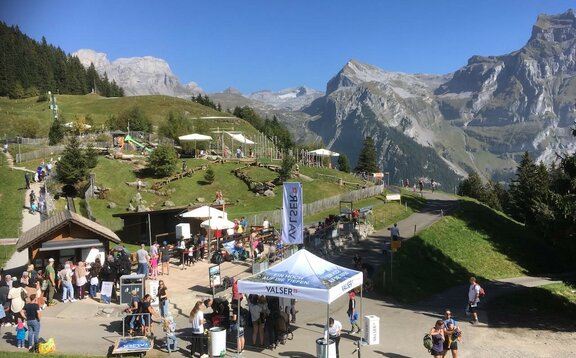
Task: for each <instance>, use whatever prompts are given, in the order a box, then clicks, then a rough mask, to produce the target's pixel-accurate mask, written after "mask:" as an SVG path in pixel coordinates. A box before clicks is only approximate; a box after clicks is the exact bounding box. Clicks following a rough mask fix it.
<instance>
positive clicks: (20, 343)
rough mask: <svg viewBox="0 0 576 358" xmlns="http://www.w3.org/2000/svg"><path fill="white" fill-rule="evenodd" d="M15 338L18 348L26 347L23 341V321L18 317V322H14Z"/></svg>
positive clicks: (24, 330)
mask: <svg viewBox="0 0 576 358" xmlns="http://www.w3.org/2000/svg"><path fill="white" fill-rule="evenodd" d="M16 339H17V340H18V348H26V346H25V345H24V341H25V340H26V328H25V327H24V322H22V318H20V317H19V318H18V323H17V324H16Z"/></svg>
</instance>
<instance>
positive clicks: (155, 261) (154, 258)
mask: <svg viewBox="0 0 576 358" xmlns="http://www.w3.org/2000/svg"><path fill="white" fill-rule="evenodd" d="M150 267H152V273H151V275H150V278H152V279H153V280H156V278H157V277H158V254H154V256H152V259H151V260H150Z"/></svg>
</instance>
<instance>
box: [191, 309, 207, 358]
mask: <svg viewBox="0 0 576 358" xmlns="http://www.w3.org/2000/svg"><path fill="white" fill-rule="evenodd" d="M189 317H190V318H189V320H190V323H192V349H191V351H190V353H191V354H192V356H193V357H194V355H195V354H196V352H199V353H200V356H203V355H204V354H206V349H205V347H204V323H206V320H205V319H204V312H202V301H198V302H196V304H195V305H194V308H192V311H190V315H189Z"/></svg>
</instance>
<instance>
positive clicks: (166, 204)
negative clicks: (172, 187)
mask: <svg viewBox="0 0 576 358" xmlns="http://www.w3.org/2000/svg"><path fill="white" fill-rule="evenodd" d="M162 206H168V207H172V206H176V204H174V202H173V201H170V200H166V201H165V202H163V203H162Z"/></svg>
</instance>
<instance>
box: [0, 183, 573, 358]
mask: <svg viewBox="0 0 576 358" xmlns="http://www.w3.org/2000/svg"><path fill="white" fill-rule="evenodd" d="M425 196H426V197H427V198H428V200H429V202H428V204H427V205H426V206H425V208H424V210H423V211H422V213H419V214H414V215H412V216H410V217H409V218H408V219H406V220H403V221H401V222H399V223H398V226H399V227H400V232H401V235H402V236H403V237H405V238H407V237H411V236H412V235H413V234H414V225H416V232H419V231H420V230H423V229H424V228H425V227H427V226H429V225H431V224H432V223H433V222H435V221H437V220H440V219H441V218H442V216H441V212H440V210H443V211H444V212H446V211H449V210H450V209H451V208H453V207H454V201H453V199H452V198H450V197H448V196H445V195H444V194H439V193H435V194H430V193H426V194H425ZM388 235H389V232H388V230H386V229H384V230H381V231H379V232H376V233H374V234H373V235H372V236H371V237H370V238H368V239H367V240H365V241H363V242H361V243H360V244H359V245H358V246H357V247H353V248H350V250H347V252H346V253H345V254H343V255H340V256H338V257H333V258H332V260H333V261H335V262H336V263H338V264H342V265H344V266H350V265H351V257H352V256H353V253H354V252H359V253H361V254H362V256H363V258H364V260H365V261H367V262H373V263H376V264H377V263H378V262H379V261H380V257H381V254H380V252H381V247H382V240H385V239H387V237H388ZM209 266H211V264H209V263H207V262H200V263H197V264H196V265H194V266H192V267H188V268H187V269H186V270H179V269H178V268H176V267H172V268H171V270H170V275H168V276H163V277H162V279H163V280H164V281H165V282H166V285H167V287H168V292H169V296H170V299H171V302H172V303H173V307H172V312H173V314H175V317H176V322H177V325H178V336H179V337H180V343H179V345H180V347H182V348H185V347H187V346H189V343H188V342H189V337H190V329H189V326H190V324H189V323H188V317H187V315H188V312H189V311H190V309H191V307H192V306H193V304H194V302H195V301H196V300H198V299H202V298H204V297H207V296H209V294H210V292H209V291H208V290H207V289H206V287H207V286H208V267H209ZM221 268H222V274H223V275H226V276H234V277H237V278H241V277H245V276H248V275H249V274H250V266H249V265H248V264H246V263H223V264H222V266H221ZM505 281H506V282H507V283H506V284H510V285H514V286H521V285H525V286H535V285H540V284H543V283H548V282H550V281H548V280H547V279H545V278H517V279H510V280H502V283H501V284H502V285H505V284H504V282H505ZM498 284H499V283H490V285H491V286H487V290H488V292H489V294H490V297H494V296H495V295H497V291H498V290H497V289H496V288H495V287H496V285H498ZM492 285H494V287H493V286H492ZM502 289H503V290H504V289H505V287H504V286H503V288H502ZM222 294H228V295H229V294H230V292H229V290H228V292H222V293H217V295H222ZM466 294H467V287H466V286H465V285H464V286H460V287H455V288H452V289H450V290H447V291H446V292H443V293H442V294H439V295H437V296H435V297H432V298H431V299H430V300H428V301H426V302H423V303H420V304H417V305H397V304H393V303H391V302H388V301H387V300H386V299H385V298H383V297H380V296H378V295H375V294H374V293H368V294H367V295H366V296H365V297H364V299H363V300H362V311H363V314H364V315H375V316H377V317H379V318H380V344H378V345H372V346H365V347H363V348H362V354H363V356H364V357H390V358H408V357H428V356H429V353H427V352H426V350H425V349H424V348H423V346H422V336H423V335H424V333H427V331H428V330H429V329H430V327H431V326H432V324H433V322H434V320H436V319H438V318H439V316H438V314H441V313H442V310H443V309H444V308H445V307H446V306H447V305H449V306H451V307H453V311H454V312H455V313H456V318H457V319H460V320H461V321H462V320H464V319H465V317H463V311H464V303H465V300H466ZM457 307H462V310H461V311H460V312H459V310H458V309H457ZM122 308H123V306H120V305H116V304H112V305H101V304H99V303H97V302H95V301H92V300H89V299H88V300H82V301H77V302H74V303H60V304H58V305H56V306H54V307H50V308H48V309H47V310H45V311H44V318H43V320H42V331H41V335H42V336H43V337H54V339H55V341H56V344H57V346H58V351H59V352H66V353H73V354H90V355H104V354H106V352H107V350H108V348H109V347H110V346H111V345H112V344H113V342H114V341H115V340H116V339H117V338H118V337H119V335H121V334H122V326H121V323H120V318H119V317H118V313H119V312H120V311H121V310H122ZM346 308H347V299H346V297H343V298H341V299H339V300H337V301H336V302H335V303H333V304H332V305H331V307H330V314H331V316H333V317H335V318H336V319H338V320H340V321H341V322H342V324H343V326H344V330H347V329H348V326H349V324H348V322H347V317H346ZM298 310H299V314H298V317H297V323H296V324H295V325H294V339H293V340H292V341H288V343H287V344H286V345H281V346H279V348H278V349H277V350H274V351H271V350H268V349H261V348H254V347H251V346H249V345H250V344H251V337H250V335H249V334H248V335H247V339H246V343H247V348H246V351H245V352H244V354H243V357H294V358H312V357H316V346H315V339H316V338H318V337H320V336H321V335H322V331H323V328H322V327H323V325H324V322H325V319H326V306H324V305H318V304H313V303H309V302H303V301H302V302H299V303H298ZM480 318H481V320H482V319H483V318H484V317H483V316H482V315H481V317H480ZM484 322H485V321H484ZM462 326H463V328H464V331H465V341H464V343H462V345H461V349H460V357H464V358H466V357H474V358H476V357H503V356H506V357H507V358H514V357H522V358H526V357H576V348H572V347H571V345H566V344H554V343H555V342H553V341H550V340H549V339H547V338H545V337H543V335H542V333H541V332H535V333H531V332H530V331H529V332H526V331H522V332H520V333H518V332H509V331H505V330H498V331H497V333H496V329H495V328H491V327H489V326H487V325H485V324H480V325H478V326H469V325H467V324H462ZM63 327H65V329H63ZM71 332H82V334H73V333H71ZM155 332H156V333H157V334H159V335H161V331H160V330H159V329H158V327H156V329H155ZM1 336H2V339H0V350H13V351H16V350H17V349H16V348H14V347H13V345H11V343H13V341H12V338H13V330H12V329H6V328H2V331H1ZM554 337H556V338H555V339H557V340H558V341H559V342H569V341H573V339H574V338H575V337H574V334H570V333H557V334H556V335H555V336H554ZM357 340H358V336H353V335H349V334H347V333H344V334H343V336H342V340H341V343H340V352H341V357H343V358H344V357H356V356H357V353H355V342H356V341H357ZM515 342H520V344H519V345H515V344H514V343H515ZM231 346H232V344H231V343H228V347H229V348H230V347H231ZM541 347H545V348H546V349H545V350H542V349H541ZM188 352H189V350H186V351H182V350H181V351H180V352H178V353H173V354H172V356H176V357H178V356H184V357H189V353H188ZM148 355H149V356H165V355H167V353H165V350H164V349H162V350H160V349H155V350H153V351H151V352H149V353H148ZM227 356H228V357H233V356H234V353H233V351H231V350H230V349H229V351H228V355H227Z"/></svg>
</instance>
